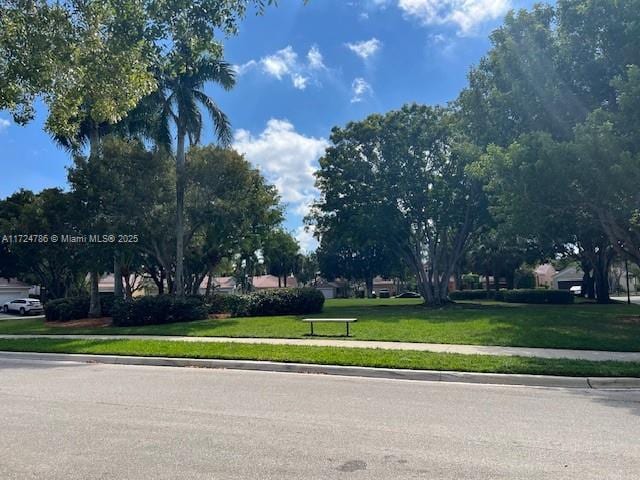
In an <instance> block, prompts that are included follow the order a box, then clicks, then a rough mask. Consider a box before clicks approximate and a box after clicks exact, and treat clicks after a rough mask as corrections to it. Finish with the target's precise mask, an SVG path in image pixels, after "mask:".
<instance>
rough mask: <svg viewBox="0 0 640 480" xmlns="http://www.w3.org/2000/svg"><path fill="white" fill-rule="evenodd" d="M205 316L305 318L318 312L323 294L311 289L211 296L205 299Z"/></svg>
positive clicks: (320, 309)
mask: <svg viewBox="0 0 640 480" xmlns="http://www.w3.org/2000/svg"><path fill="white" fill-rule="evenodd" d="M206 303H207V305H208V308H209V313H228V314H230V315H231V316H234V317H243V316H249V317H256V316H268V315H307V314H310V313H319V312H321V311H322V307H323V306H324V295H322V292H321V291H320V290H317V289H315V288H284V289H278V290H264V291H261V292H254V293H250V294H247V295H222V294H217V295H212V296H211V297H210V298H208V299H206Z"/></svg>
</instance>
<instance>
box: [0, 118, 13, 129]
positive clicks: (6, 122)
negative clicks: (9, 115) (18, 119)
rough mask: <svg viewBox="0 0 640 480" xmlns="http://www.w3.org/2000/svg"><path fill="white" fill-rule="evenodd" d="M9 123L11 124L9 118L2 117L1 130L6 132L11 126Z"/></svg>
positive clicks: (0, 121) (0, 119) (0, 120)
mask: <svg viewBox="0 0 640 480" xmlns="http://www.w3.org/2000/svg"><path fill="white" fill-rule="evenodd" d="M9 125H11V122H10V121H9V120H6V119H4V118H0V132H4V131H5V130H6V129H7V128H9Z"/></svg>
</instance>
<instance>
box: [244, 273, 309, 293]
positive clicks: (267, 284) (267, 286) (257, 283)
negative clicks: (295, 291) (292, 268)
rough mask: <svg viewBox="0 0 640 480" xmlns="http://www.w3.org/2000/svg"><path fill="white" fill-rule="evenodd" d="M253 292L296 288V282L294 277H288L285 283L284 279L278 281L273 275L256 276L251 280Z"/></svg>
mask: <svg viewBox="0 0 640 480" xmlns="http://www.w3.org/2000/svg"><path fill="white" fill-rule="evenodd" d="M251 284H252V285H253V288H254V290H258V291H259V290H271V289H274V288H285V284H286V288H297V287H298V280H297V279H296V277H293V276H289V277H287V280H286V282H285V279H284V278H282V277H281V278H280V279H278V277H276V276H275V275H258V276H257V277H253V278H252V279H251Z"/></svg>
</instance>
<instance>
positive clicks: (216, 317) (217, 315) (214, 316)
mask: <svg viewBox="0 0 640 480" xmlns="http://www.w3.org/2000/svg"><path fill="white" fill-rule="evenodd" d="M209 318H211V319H213V320H220V319H221V318H231V314H230V313H210V314H209Z"/></svg>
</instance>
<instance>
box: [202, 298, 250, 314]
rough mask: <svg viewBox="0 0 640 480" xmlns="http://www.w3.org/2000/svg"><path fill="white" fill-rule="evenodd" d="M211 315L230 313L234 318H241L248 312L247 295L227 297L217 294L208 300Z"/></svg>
mask: <svg viewBox="0 0 640 480" xmlns="http://www.w3.org/2000/svg"><path fill="white" fill-rule="evenodd" d="M206 304H207V310H209V313H228V314H230V315H231V316H233V317H241V316H243V315H245V314H246V311H247V304H248V302H247V295H225V294H223V293H216V294H213V295H211V296H209V297H208V298H207V299H206Z"/></svg>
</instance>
